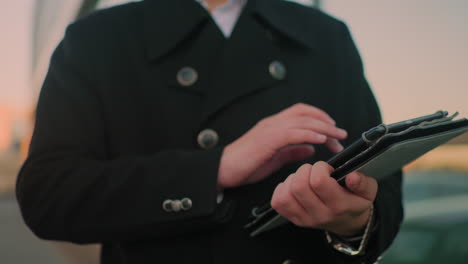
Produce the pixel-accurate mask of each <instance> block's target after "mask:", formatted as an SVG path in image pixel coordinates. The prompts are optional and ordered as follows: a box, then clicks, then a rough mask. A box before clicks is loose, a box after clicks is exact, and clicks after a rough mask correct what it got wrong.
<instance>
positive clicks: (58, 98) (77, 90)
mask: <svg viewBox="0 0 468 264" xmlns="http://www.w3.org/2000/svg"><path fill="white" fill-rule="evenodd" d="M299 102H302V103H306V104H310V105H313V106H316V107H318V108H321V109H323V110H325V111H326V112H327V113H328V114H329V115H330V116H331V117H332V118H333V119H335V120H336V122H337V125H338V126H339V127H342V128H345V129H346V130H347V131H348V133H349V135H350V136H349V139H348V140H347V141H346V142H344V143H345V145H346V144H349V143H350V142H351V141H352V140H354V139H356V138H357V137H359V136H360V133H361V132H362V131H363V130H365V129H367V128H369V127H371V126H373V125H376V124H378V123H380V115H379V110H378V107H377V104H376V101H375V99H374V97H373V95H372V92H371V90H370V89H369V86H368V84H367V82H366V80H365V77H364V73H363V67H362V63H361V60H360V57H359V55H358V52H357V49H356V47H355V45H354V43H353V40H352V38H351V35H350V33H349V31H348V29H347V27H346V26H345V25H344V24H343V23H342V22H340V21H338V20H336V19H334V18H331V17H330V16H328V15H325V14H323V13H321V12H320V11H317V10H315V9H313V8H308V7H304V6H301V5H298V4H295V3H291V2H288V1H281V0H249V1H248V3H247V6H246V7H245V9H244V10H243V12H242V14H241V17H240V18H239V20H238V22H237V25H236V27H235V29H234V31H233V34H232V36H231V37H230V38H229V39H225V38H224V36H223V35H222V33H221V32H220V31H219V29H218V28H217V26H216V24H215V23H214V22H213V20H212V19H211V17H210V15H209V13H208V12H207V11H206V10H205V9H203V8H202V7H201V6H200V5H199V4H198V3H196V2H195V1H193V0H164V1H163V0H159V1H156V0H154V1H150V0H146V1H142V2H137V3H131V4H126V5H123V6H118V7H114V8H110V9H107V10H103V11H99V12H96V13H94V14H92V15H90V16H89V17H86V18H84V19H81V20H80V21H78V22H76V23H74V24H72V25H71V26H69V28H68V29H67V32H66V35H65V37H64V39H63V41H62V42H61V43H60V44H59V46H58V47H57V49H56V51H55V52H54V54H53V56H52V59H51V64H50V69H49V72H48V74H47V77H46V80H45V82H44V85H43V88H42V91H41V94H40V98H39V102H38V106H37V116H36V124H35V129H34V134H33V138H32V143H31V146H30V153H29V156H28V158H27V160H26V161H25V163H24V165H23V167H22V169H21V171H20V173H19V177H18V184H17V196H18V201H19V204H20V207H21V211H22V213H23V216H24V219H25V222H26V224H27V225H28V226H29V227H30V228H31V229H32V231H33V232H34V233H35V234H37V235H38V236H39V237H41V238H44V239H51V240H64V241H71V242H75V243H102V244H103V251H102V262H103V263H113V264H115V263H177V264H178V263H223V264H229V263H236V264H238V263H245V264H248V263H255V264H258V263H271V264H274V263H341V262H343V263H348V262H350V263H351V262H359V263H361V262H362V261H364V262H366V263H368V262H373V261H374V260H375V259H376V258H377V257H378V256H379V255H380V254H381V253H382V251H383V250H385V249H386V248H387V247H388V246H389V245H390V243H391V241H392V240H393V238H394V236H395V235H396V233H397V231H398V228H399V224H400V221H401V219H402V207H401V191H400V185H401V174H395V175H394V176H393V177H390V178H388V179H387V180H385V181H382V182H380V186H379V192H378V196H377V200H376V202H375V207H376V211H377V221H378V224H377V227H376V231H375V232H374V233H373V234H372V237H371V241H370V243H369V246H368V250H367V254H366V255H365V256H361V257H353V258H351V257H346V256H344V255H341V253H337V252H335V251H333V249H331V247H330V246H329V245H328V244H327V243H326V241H325V239H324V234H323V231H321V230H314V229H304V228H299V227H296V226H294V225H292V224H289V225H286V226H284V227H281V228H278V229H277V230H274V231H271V232H269V233H267V234H264V235H261V236H259V237H256V238H251V237H249V234H248V233H247V232H246V231H245V230H244V229H243V226H244V224H246V223H247V222H248V220H249V216H250V214H251V210H252V208H253V207H254V206H257V205H262V204H264V203H265V202H268V201H269V199H270V198H271V194H272V192H273V190H274V188H275V186H276V185H277V184H278V183H279V182H281V181H283V180H284V179H285V178H286V177H287V175H289V174H290V173H291V172H293V171H295V170H296V169H297V168H298V166H299V165H301V163H294V164H290V165H288V166H285V167H284V168H282V169H280V170H279V171H278V172H276V173H274V174H273V175H271V176H270V177H269V178H268V179H266V180H264V181H262V182H259V183H256V184H252V185H247V186H242V187H239V188H233V189H227V190H225V192H224V199H223V201H222V202H221V203H220V204H218V203H217V202H216V197H217V190H216V178H217V172H218V166H219V161H220V157H221V155H222V151H223V147H224V146H226V145H227V144H229V143H230V142H232V141H234V140H235V139H237V138H239V137H240V136H241V135H242V134H244V133H245V132H246V131H248V130H249V129H250V128H251V127H252V126H254V125H255V124H256V123H257V122H258V121H259V120H261V119H262V118H265V117H267V116H269V115H272V114H275V113H277V112H279V111H281V110H283V109H285V108H287V107H289V106H291V105H293V104H296V103H299ZM206 129H209V130H206ZM203 131H204V132H203ZM207 131H208V132H207ZM317 148H318V151H317V154H316V155H315V156H314V157H313V158H312V159H311V160H310V161H309V162H314V161H315V160H326V159H327V158H329V157H330V156H331V155H332V153H330V152H328V151H327V150H326V148H323V147H320V146H317ZM246 158H249V157H246ZM240 165H241V164H240ZM184 198H186V199H185V200H184ZM168 200H169V201H182V202H183V203H182V204H181V203H179V204H178V206H179V207H180V206H182V207H183V209H180V208H177V209H180V210H172V212H168V210H167V209H168V208H164V206H167V204H165V202H167V201H168ZM163 204H164V206H163ZM169 209H170V208H169ZM169 211H170V210H169ZM285 261H286V262H285ZM287 261H289V262H287Z"/></svg>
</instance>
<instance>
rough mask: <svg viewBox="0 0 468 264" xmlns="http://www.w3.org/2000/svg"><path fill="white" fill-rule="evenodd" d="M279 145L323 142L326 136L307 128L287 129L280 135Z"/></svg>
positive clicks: (325, 140)
mask: <svg viewBox="0 0 468 264" xmlns="http://www.w3.org/2000/svg"><path fill="white" fill-rule="evenodd" d="M280 136H281V137H280V139H279V140H280V142H278V143H280V145H282V146H287V145H299V144H304V143H309V144H325V142H327V136H325V135H323V134H320V133H317V132H314V131H310V130H307V129H289V130H287V131H286V132H284V133H282V134H281V135H280Z"/></svg>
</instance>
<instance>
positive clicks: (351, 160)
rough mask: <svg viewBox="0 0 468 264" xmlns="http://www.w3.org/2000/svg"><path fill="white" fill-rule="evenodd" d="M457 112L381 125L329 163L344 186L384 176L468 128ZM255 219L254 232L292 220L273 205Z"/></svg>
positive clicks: (258, 212)
mask: <svg viewBox="0 0 468 264" xmlns="http://www.w3.org/2000/svg"><path fill="white" fill-rule="evenodd" d="M456 115H457V113H455V114H454V115H452V116H448V112H446V111H438V112H436V113H434V114H432V115H427V116H422V117H418V118H414V119H410V120H406V121H402V122H398V123H394V124H390V125H383V124H382V125H379V126H377V127H374V128H372V129H370V130H368V131H366V132H364V133H363V134H362V138H361V139H359V140H357V141H356V142H354V143H353V144H351V145H350V146H349V147H347V148H346V149H344V150H343V151H342V152H340V153H338V154H337V155H335V156H334V157H332V158H331V159H330V160H328V163H329V164H330V165H331V166H332V167H334V168H335V171H334V172H333V173H332V174H331V176H332V177H334V178H335V179H336V180H337V181H338V182H339V183H340V184H341V185H342V186H344V179H345V177H346V175H347V174H349V173H351V172H353V171H360V172H362V173H364V174H366V175H368V176H371V177H374V178H376V179H377V180H381V179H383V178H385V177H386V176H388V175H390V174H392V173H393V172H395V171H397V170H399V169H401V168H402V167H403V166H404V165H406V164H408V163H409V162H411V161H413V160H415V159H416V158H418V157H420V156H422V155H424V154H425V153H427V152H428V151H430V150H432V149H434V148H436V147H438V146H440V145H442V144H444V143H446V142H447V141H449V140H451V139H453V138H455V137H457V136H459V135H462V134H464V133H465V132H467V131H468V120H467V119H466V118H462V119H458V120H454V118H455V117H456ZM252 214H253V217H254V218H253V220H252V221H251V222H249V223H248V224H247V225H246V226H245V227H246V228H247V229H248V230H249V231H250V235H251V236H256V235H258V234H260V233H262V232H265V231H268V230H271V229H274V228H276V227H278V226H281V225H283V224H285V223H287V222H288V221H287V220H286V219H284V218H282V217H281V216H280V215H278V214H277V213H276V211H274V210H273V209H272V208H271V207H270V206H269V205H264V206H262V207H260V208H259V209H255V210H252Z"/></svg>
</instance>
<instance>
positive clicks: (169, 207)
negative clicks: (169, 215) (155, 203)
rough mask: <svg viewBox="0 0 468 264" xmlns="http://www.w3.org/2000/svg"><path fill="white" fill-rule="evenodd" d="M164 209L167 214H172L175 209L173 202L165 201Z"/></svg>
mask: <svg viewBox="0 0 468 264" xmlns="http://www.w3.org/2000/svg"><path fill="white" fill-rule="evenodd" d="M162 207H163V209H164V211H166V212H172V211H173V208H172V200H165V201H164V202H163V204H162Z"/></svg>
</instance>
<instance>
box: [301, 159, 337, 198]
mask: <svg viewBox="0 0 468 264" xmlns="http://www.w3.org/2000/svg"><path fill="white" fill-rule="evenodd" d="M332 172H333V168H332V167H331V166H330V165H328V164H327V163H325V162H323V161H319V162H317V163H315V164H314V165H313V166H312V169H311V171H310V174H309V178H308V181H309V182H308V184H309V186H310V188H311V189H312V191H313V192H314V193H315V194H316V195H317V197H318V198H319V199H320V200H321V201H322V202H323V203H324V204H325V205H327V206H328V207H336V203H339V202H343V201H345V199H344V198H345V197H343V196H344V195H345V192H344V190H343V188H342V187H341V186H339V184H338V182H337V181H336V180H335V179H333V178H332V177H330V174H331V173H332Z"/></svg>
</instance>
